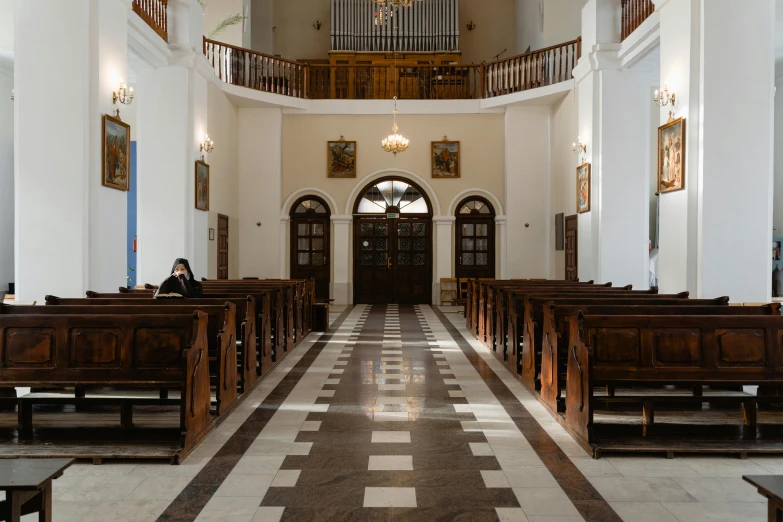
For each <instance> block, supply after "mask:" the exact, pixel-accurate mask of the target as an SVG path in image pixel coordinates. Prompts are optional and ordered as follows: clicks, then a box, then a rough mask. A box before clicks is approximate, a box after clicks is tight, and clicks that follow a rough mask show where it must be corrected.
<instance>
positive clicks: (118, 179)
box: [101, 114, 130, 191]
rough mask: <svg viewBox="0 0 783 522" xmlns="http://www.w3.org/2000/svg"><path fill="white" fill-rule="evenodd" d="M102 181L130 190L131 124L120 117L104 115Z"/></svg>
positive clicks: (108, 185) (104, 184)
mask: <svg viewBox="0 0 783 522" xmlns="http://www.w3.org/2000/svg"><path fill="white" fill-rule="evenodd" d="M102 158H103V161H102V164H103V166H102V168H101V171H102V174H101V175H102V183H103V186H104V187H109V188H113V189H117V190H125V191H127V190H130V125H128V124H127V123H124V122H122V120H120V119H119V117H117V118H115V117H114V116H109V115H108V114H104V115H103V149H102Z"/></svg>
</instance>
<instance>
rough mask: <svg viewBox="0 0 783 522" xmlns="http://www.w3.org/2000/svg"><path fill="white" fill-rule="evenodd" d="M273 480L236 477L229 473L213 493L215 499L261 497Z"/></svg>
mask: <svg viewBox="0 0 783 522" xmlns="http://www.w3.org/2000/svg"><path fill="white" fill-rule="evenodd" d="M274 478H275V475H274V474H269V475H238V474H236V473H233V472H232V473H229V475H228V476H227V477H226V480H224V481H223V483H222V484H221V485H220V487H219V488H218V490H217V491H216V492H215V496H216V497H263V496H264V495H266V491H267V490H268V489H269V485H270V484H272V480H273V479H274Z"/></svg>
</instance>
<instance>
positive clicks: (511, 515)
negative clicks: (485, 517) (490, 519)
mask: <svg viewBox="0 0 783 522" xmlns="http://www.w3.org/2000/svg"><path fill="white" fill-rule="evenodd" d="M495 513H496V514H497V516H498V520H499V521H500V522H528V518H527V517H526V516H525V512H524V511H523V510H522V508H495Z"/></svg>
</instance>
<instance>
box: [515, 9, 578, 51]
mask: <svg viewBox="0 0 783 522" xmlns="http://www.w3.org/2000/svg"><path fill="white" fill-rule="evenodd" d="M586 1H587V0H544V33H543V36H542V40H541V46H542V47H549V46H552V45H557V44H560V43H563V42H568V41H571V40H576V38H577V37H579V36H581V35H582V6H584V5H585V2H586ZM523 50H524V49H523Z"/></svg>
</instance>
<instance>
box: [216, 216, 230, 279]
mask: <svg viewBox="0 0 783 522" xmlns="http://www.w3.org/2000/svg"><path fill="white" fill-rule="evenodd" d="M221 219H223V220H225V222H226V279H228V270H229V268H228V267H229V265H230V263H229V256H230V255H231V247H229V246H228V245H229V243H228V242H229V240H230V239H231V225H230V220H229V218H228V216H226V215H223V214H218V215H217V248H216V249H215V251H216V255H217V262H216V263H215V266H216V267H217V277H216V279H220V220H221Z"/></svg>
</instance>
